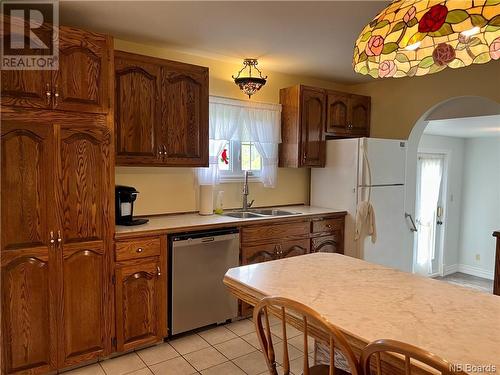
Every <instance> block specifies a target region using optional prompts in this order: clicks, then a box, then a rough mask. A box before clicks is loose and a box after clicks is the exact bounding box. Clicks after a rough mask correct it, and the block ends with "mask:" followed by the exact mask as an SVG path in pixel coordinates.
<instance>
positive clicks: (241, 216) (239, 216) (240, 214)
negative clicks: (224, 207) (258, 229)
mask: <svg viewBox="0 0 500 375" xmlns="http://www.w3.org/2000/svg"><path fill="white" fill-rule="evenodd" d="M222 215H224V216H229V217H235V218H237V219H251V218H255V217H262V215H258V214H254V213H252V212H242V211H239V212H224V213H223V214H222Z"/></svg>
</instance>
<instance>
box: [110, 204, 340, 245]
mask: <svg viewBox="0 0 500 375" xmlns="http://www.w3.org/2000/svg"><path fill="white" fill-rule="evenodd" d="M279 208H280V209H283V210H287V211H293V212H296V213H297V214H296V215H290V216H268V217H259V218H249V219H238V218H233V217H229V216H222V215H207V216H203V215H198V214H195V213H191V214H171V215H158V216H151V217H147V218H148V219H149V222H148V223H146V224H143V225H136V226H123V225H117V226H116V227H115V236H116V237H117V238H119V237H129V236H132V235H139V234H141V233H147V234H157V233H158V234H160V233H172V232H179V231H187V230H197V229H206V228H212V227H222V226H232V225H234V226H241V225H248V224H253V223H256V222H264V221H278V220H279V221H287V220H291V219H297V218H300V217H309V216H320V215H330V214H339V215H343V214H346V212H345V211H344V210H336V209H332V208H322V207H314V206H284V207H279Z"/></svg>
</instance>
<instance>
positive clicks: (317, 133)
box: [279, 85, 326, 167]
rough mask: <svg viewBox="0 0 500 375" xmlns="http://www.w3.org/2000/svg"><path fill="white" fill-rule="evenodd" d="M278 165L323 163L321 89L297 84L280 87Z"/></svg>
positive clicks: (298, 165) (324, 98)
mask: <svg viewBox="0 0 500 375" xmlns="http://www.w3.org/2000/svg"><path fill="white" fill-rule="evenodd" d="M280 103H281V104H282V106H283V108H282V117H281V137H282V143H281V144H280V146H279V150H280V152H279V155H280V158H279V166H280V167H320V166H323V165H324V163H325V144H324V140H325V138H324V129H325V116H326V112H325V111H326V95H325V92H324V90H322V89H316V88H314V87H307V86H302V85H297V86H293V87H289V88H286V89H281V90H280Z"/></svg>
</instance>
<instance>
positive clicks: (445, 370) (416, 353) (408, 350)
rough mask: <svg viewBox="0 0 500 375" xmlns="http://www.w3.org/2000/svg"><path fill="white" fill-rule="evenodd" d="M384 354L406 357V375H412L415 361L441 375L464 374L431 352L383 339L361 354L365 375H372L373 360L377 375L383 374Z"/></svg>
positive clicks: (369, 345)
mask: <svg viewBox="0 0 500 375" xmlns="http://www.w3.org/2000/svg"><path fill="white" fill-rule="evenodd" d="M383 353H386V354H388V353H397V354H400V355H401V356H402V357H404V362H405V364H404V366H405V374H406V375H411V373H412V362H415V361H418V362H420V363H422V364H424V365H427V366H429V367H431V368H432V369H434V370H437V371H438V372H440V373H441V374H445V375H449V374H458V373H462V372H461V371H454V369H453V367H452V365H451V363H449V362H448V361H445V360H444V359H443V358H441V357H438V356H437V355H435V354H433V353H431V352H428V351H426V350H423V349H421V348H418V347H416V346H413V345H410V344H407V343H404V342H401V341H396V340H388V339H381V340H376V341H373V342H372V343H370V344H368V345H367V346H366V347H365V348H364V349H363V351H362V352H361V360H360V362H361V367H362V370H363V372H364V375H371V367H370V365H371V363H372V360H374V362H375V368H376V370H377V375H381V374H382V360H381V355H383Z"/></svg>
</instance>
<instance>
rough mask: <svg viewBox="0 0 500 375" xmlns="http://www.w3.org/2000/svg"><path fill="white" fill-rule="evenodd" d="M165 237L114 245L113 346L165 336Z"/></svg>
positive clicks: (133, 344) (131, 345) (122, 348)
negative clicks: (114, 311)
mask: <svg viewBox="0 0 500 375" xmlns="http://www.w3.org/2000/svg"><path fill="white" fill-rule="evenodd" d="M166 246H167V245H166V239H165V237H164V236H163V237H146V238H139V239H132V240H125V241H117V242H116V244H115V259H116V260H117V262H116V266H115V278H114V284H115V306H116V349H117V350H118V351H126V350H131V349H134V348H137V347H141V346H144V345H146V344H152V343H156V342H160V341H162V340H163V338H164V337H165V336H167V311H166V307H167V272H166V271H167V260H166V258H167V257H166V251H167V250H166Z"/></svg>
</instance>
